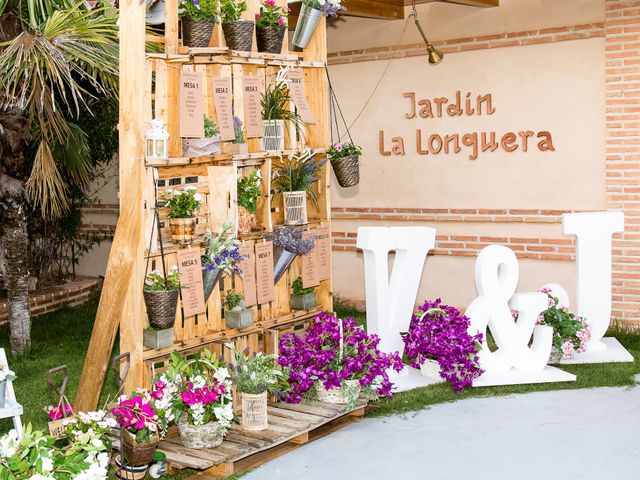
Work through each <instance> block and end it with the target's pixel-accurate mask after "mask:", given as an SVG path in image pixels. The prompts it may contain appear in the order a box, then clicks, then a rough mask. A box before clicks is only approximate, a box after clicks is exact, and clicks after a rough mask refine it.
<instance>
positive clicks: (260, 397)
mask: <svg viewBox="0 0 640 480" xmlns="http://www.w3.org/2000/svg"><path fill="white" fill-rule="evenodd" d="M241 396H242V418H241V420H240V426H241V427H242V428H243V429H245V430H249V431H252V432H256V431H259V430H264V429H265V428H267V427H268V426H269V422H268V421H267V392H262V393H258V394H251V393H244V392H242V394H241Z"/></svg>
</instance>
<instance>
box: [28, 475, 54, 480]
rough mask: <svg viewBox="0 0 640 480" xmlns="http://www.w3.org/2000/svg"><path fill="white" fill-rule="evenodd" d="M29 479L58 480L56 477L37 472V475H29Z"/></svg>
mask: <svg viewBox="0 0 640 480" xmlns="http://www.w3.org/2000/svg"><path fill="white" fill-rule="evenodd" d="M29 480H56V479H55V477H52V476H50V475H40V474H39V473H36V474H35V475H31V476H30V477H29Z"/></svg>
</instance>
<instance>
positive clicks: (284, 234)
mask: <svg viewBox="0 0 640 480" xmlns="http://www.w3.org/2000/svg"><path fill="white" fill-rule="evenodd" d="M303 233H304V231H303V230H301V229H297V228H294V227H281V228H278V229H276V230H275V231H274V232H273V233H272V234H269V235H267V236H266V237H265V238H266V239H267V240H271V241H273V245H274V246H275V247H278V248H281V249H282V250H286V251H287V252H291V253H293V254H295V255H306V254H307V253H309V252H310V251H311V250H313V247H314V246H315V244H316V242H315V240H314V239H313V238H302V235H303Z"/></svg>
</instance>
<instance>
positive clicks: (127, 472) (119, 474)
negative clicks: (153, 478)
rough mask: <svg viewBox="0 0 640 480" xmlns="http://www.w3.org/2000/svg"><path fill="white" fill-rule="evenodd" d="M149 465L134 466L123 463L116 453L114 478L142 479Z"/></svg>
mask: <svg viewBox="0 0 640 480" xmlns="http://www.w3.org/2000/svg"><path fill="white" fill-rule="evenodd" d="M148 468H149V466H148V465H141V466H138V467H134V466H131V465H125V464H124V462H123V461H122V457H121V456H120V455H116V459H115V465H114V468H113V473H114V476H113V478H115V479H116V480H142V479H143V478H144V477H145V475H146V474H147V470H148Z"/></svg>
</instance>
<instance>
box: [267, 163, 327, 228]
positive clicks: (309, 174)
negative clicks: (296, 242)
mask: <svg viewBox="0 0 640 480" xmlns="http://www.w3.org/2000/svg"><path fill="white" fill-rule="evenodd" d="M326 161H327V159H326V158H323V159H321V160H320V161H318V162H316V161H315V158H314V156H313V155H311V154H309V155H306V156H302V157H296V156H290V157H287V158H283V160H282V162H281V163H278V164H276V165H274V167H273V179H272V182H271V185H272V188H273V193H274V198H276V197H277V196H278V195H280V196H282V201H283V204H284V224H285V225H304V224H305V223H307V196H309V197H310V198H311V200H312V201H313V203H315V204H316V205H317V203H318V195H317V194H316V192H315V191H314V190H313V184H314V183H315V182H317V181H318V174H319V173H320V170H321V168H322V166H323V165H324V164H325V163H326Z"/></svg>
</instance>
